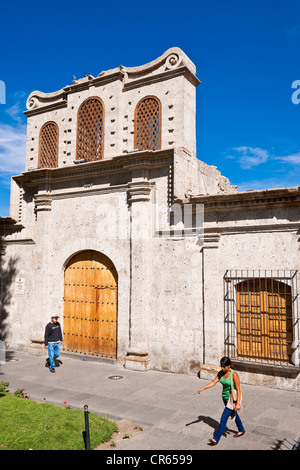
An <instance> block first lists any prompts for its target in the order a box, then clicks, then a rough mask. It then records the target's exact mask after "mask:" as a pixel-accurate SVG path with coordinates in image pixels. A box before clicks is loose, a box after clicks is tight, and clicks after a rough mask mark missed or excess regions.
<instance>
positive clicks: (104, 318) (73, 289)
mask: <svg viewBox="0 0 300 470" xmlns="http://www.w3.org/2000/svg"><path fill="white" fill-rule="evenodd" d="M117 302H118V276H117V272H116V269H115V266H114V265H113V263H112V262H111V260H110V259H109V258H108V257H107V256H105V255H104V254H102V253H99V252H97V251H93V250H86V251H82V252H80V253H78V254H77V255H75V256H74V257H73V258H72V259H71V260H70V261H69V263H68V264H67V267H66V270H65V287H64V323H63V334H64V349H65V350H66V351H71V352H76V353H80V354H89V355H96V356H100V357H108V358H116V356H117V309H118V305H117Z"/></svg>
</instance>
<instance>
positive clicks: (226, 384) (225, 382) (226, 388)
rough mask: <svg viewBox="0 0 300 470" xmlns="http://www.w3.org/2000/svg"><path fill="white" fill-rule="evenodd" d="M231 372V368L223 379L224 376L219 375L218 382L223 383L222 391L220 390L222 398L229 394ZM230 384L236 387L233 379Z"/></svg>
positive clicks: (227, 396) (225, 398) (224, 398)
mask: <svg viewBox="0 0 300 470" xmlns="http://www.w3.org/2000/svg"><path fill="white" fill-rule="evenodd" d="M232 373H233V370H231V372H230V374H229V376H228V377H227V378H226V379H224V377H221V378H220V382H221V384H222V385H223V391H222V398H223V400H226V401H227V400H228V398H229V396H230V393H231V375H232ZM232 386H233V388H236V387H235V384H234V380H232Z"/></svg>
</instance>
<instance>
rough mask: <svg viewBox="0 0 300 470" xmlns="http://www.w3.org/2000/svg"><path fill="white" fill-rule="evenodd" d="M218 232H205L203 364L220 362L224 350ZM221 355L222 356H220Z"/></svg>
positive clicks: (203, 251)
mask: <svg viewBox="0 0 300 470" xmlns="http://www.w3.org/2000/svg"><path fill="white" fill-rule="evenodd" d="M219 240H220V234H218V233H205V231H204V243H203V248H202V253H203V270H202V271H203V326H202V328H203V358H202V362H203V364H217V365H218V364H219V359H220V357H221V356H220V354H221V355H222V353H223V350H224V338H223V336H224V333H223V332H224V326H223V324H224V306H223V295H222V294H223V287H222V282H223V277H222V274H221V273H220V270H219V250H218V246H219ZM219 356H220V357H219Z"/></svg>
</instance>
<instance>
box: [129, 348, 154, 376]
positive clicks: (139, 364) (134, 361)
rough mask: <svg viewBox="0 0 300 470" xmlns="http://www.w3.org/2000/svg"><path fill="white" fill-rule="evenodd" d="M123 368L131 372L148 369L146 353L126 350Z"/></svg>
mask: <svg viewBox="0 0 300 470" xmlns="http://www.w3.org/2000/svg"><path fill="white" fill-rule="evenodd" d="M124 367H125V369H131V370H141V371H142V370H148V369H149V368H150V360H149V355H148V351H146V350H144V349H138V348H132V347H130V348H128V349H127V356H126V358H125V366H124Z"/></svg>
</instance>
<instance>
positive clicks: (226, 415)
mask: <svg viewBox="0 0 300 470" xmlns="http://www.w3.org/2000/svg"><path fill="white" fill-rule="evenodd" d="M223 401H224V405H225V408H224V411H223V413H222V416H221V421H220V424H219V427H218V429H217V430H216V432H215V434H214V440H215V441H217V442H219V440H220V439H221V437H222V434H223V433H224V431H225V429H226V425H227V421H228V418H229V416H230V415H231V414H232V410H229V408H226V404H227V401H225V400H223ZM235 423H236V425H237V428H238V431H239V432H244V431H245V429H244V426H243V423H242V420H241V418H240V417H239V415H238V413H237V412H235Z"/></svg>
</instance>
